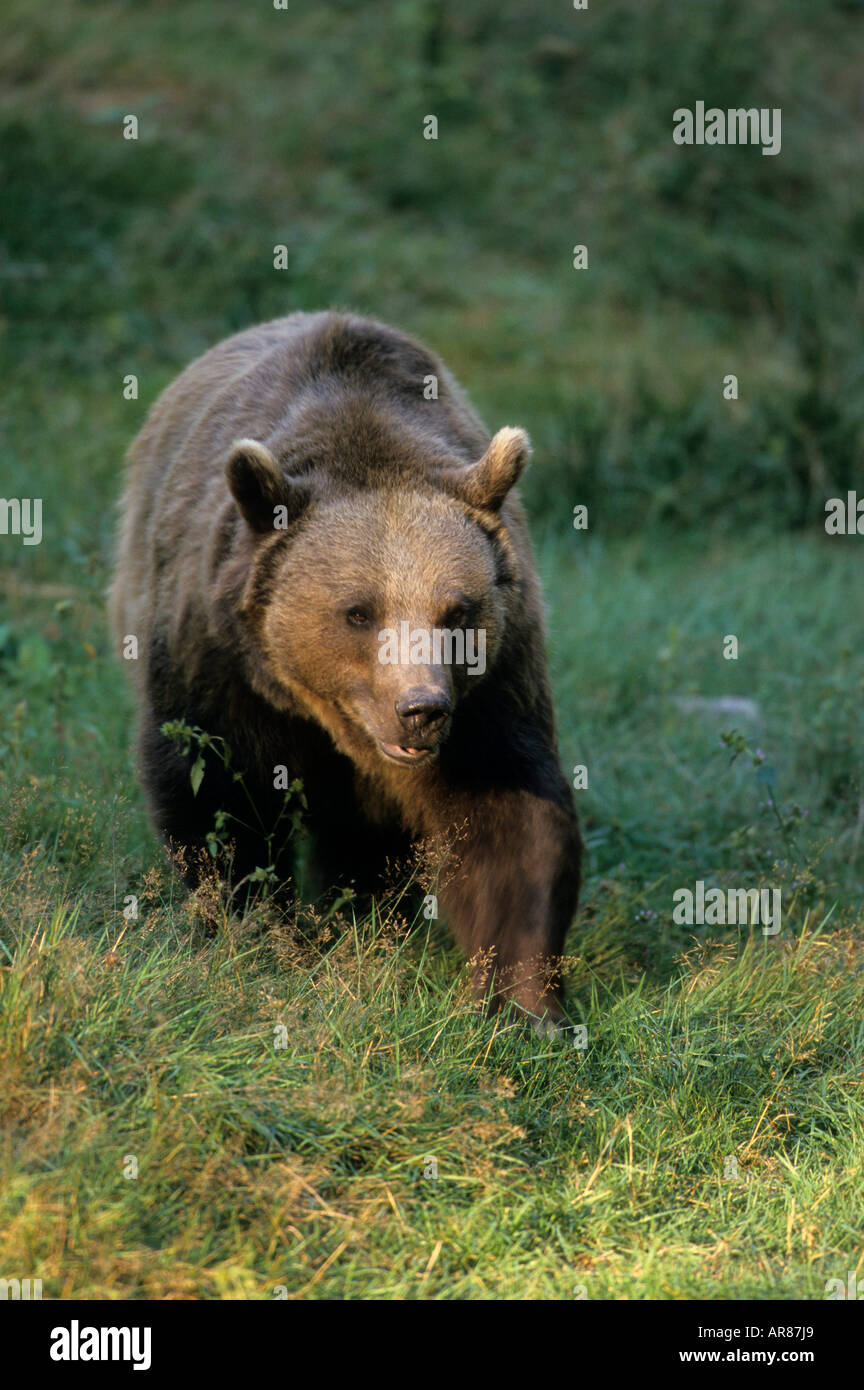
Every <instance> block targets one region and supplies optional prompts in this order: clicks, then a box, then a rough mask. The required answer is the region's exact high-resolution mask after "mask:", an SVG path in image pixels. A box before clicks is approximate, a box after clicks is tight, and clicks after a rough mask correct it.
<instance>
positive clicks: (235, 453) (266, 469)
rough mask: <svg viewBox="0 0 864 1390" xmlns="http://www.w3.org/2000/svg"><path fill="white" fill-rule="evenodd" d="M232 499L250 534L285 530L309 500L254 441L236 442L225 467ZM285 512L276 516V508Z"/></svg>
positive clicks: (261, 446)
mask: <svg viewBox="0 0 864 1390" xmlns="http://www.w3.org/2000/svg"><path fill="white" fill-rule="evenodd" d="M225 476H226V478H227V479H228V486H229V488H230V489H231V495H232V497H233V498H234V501H235V502H236V503H237V506H238V508H239V509H240V513H241V515H242V516H243V518H244V519H245V521H246V522H247V523H248V525H249V526H251V528H252V530H253V531H258V532H261V533H264V532H267V531H273V530H284V529H285V526H286V525H287V524H288V522H290V521H293V520H294V518H295V517H297V516H299V515H300V513H301V512H302V510H303V508H304V507H305V506H306V503H307V502H308V500H309V492H308V489H307V488H306V486H305V485H304V484H302V483H295V482H292V480H291V479H290V478H286V477H285V475H284V474H283V473H282V472H281V470H280V468H279V465H278V464H277V462H276V460H275V459H274V457H273V455H272V454H271V453H270V450H269V449H268V448H267V447H266V445H264V444H260V443H259V442H258V440H257V439H238V440H237V443H236V444H235V445H234V446H233V448H232V450H231V455H230V457H229V459H228V463H227V465H226V467H225ZM277 507H280V508H284V511H283V512H282V513H281V515H279V516H277V513H276V508H277Z"/></svg>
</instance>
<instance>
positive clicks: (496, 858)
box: [111, 312, 580, 1026]
mask: <svg viewBox="0 0 864 1390" xmlns="http://www.w3.org/2000/svg"><path fill="white" fill-rule="evenodd" d="M529 453H530V445H529V442H528V438H527V436H526V435H525V433H524V432H523V431H522V430H518V429H510V428H506V429H501V430H499V431H498V433H497V434H495V435H494V436H493V437H492V438H491V440H490V437H489V434H488V431H487V430H486V429H485V428H484V426H483V425H482V423H481V421H480V419H479V418H478V416H477V415H476V413H475V412H474V409H473V407H472V406H471V405H470V403H469V401H468V400H467V398H466V396H465V394H464V393H463V391H462V389H461V388H460V387H459V385H458V384H457V382H456V381H455V380H454V378H453V377H452V376H451V374H450V372H449V371H448V370H447V368H446V367H445V366H444V364H443V363H442V362H441V361H440V360H439V359H438V358H437V357H435V356H434V355H433V354H432V353H431V352H429V351H428V350H427V349H426V348H425V347H423V346H421V345H420V344H419V343H417V342H414V341H412V340H411V339H410V338H408V337H405V336H404V335H403V334H401V333H399V332H397V331H396V330H394V329H392V328H389V327H387V326H386V325H384V324H381V323H377V322H374V321H372V320H369V319H364V318H359V317H356V316H353V315H350V314H344V313H334V312H326V313H314V314H305V313H297V314H292V315H291V316H289V317H287V318H282V319H277V320H275V321H273V322H270V323H265V324H262V325H260V326H259V327H256V328H252V329H249V330H248V331H246V332H242V333H239V334H237V335H235V336H234V337H231V338H228V339H227V340H226V341H224V342H222V343H220V344H218V345H217V346H216V347H214V348H212V349H211V350H210V351H209V352H206V353H205V354H204V355H203V356H202V357H200V358H198V359H197V361H195V362H193V363H192V364H191V366H189V367H187V368H186V370H185V371H184V372H183V373H182V374H181V375H180V376H179V377H178V378H177V380H176V381H174V382H173V383H172V385H170V386H169V387H168V389H167V390H166V391H165V392H164V393H163V394H162V396H161V397H160V398H159V399H158V400H157V402H156V404H155V405H154V406H153V408H152V410H151V411H150V414H149V415H148V417H147V420H146V422H145V424H144V427H143V429H142V430H141V432H140V434H139V435H138V437H137V439H136V440H135V441H134V443H133V444H132V447H131V449H130V452H129V472H128V481H127V486H126V491H125V494H124V496H123V498H122V501H121V512H122V525H121V531H120V538H119V549H118V556H117V567H116V575H115V579H114V584H113V588H112V594H111V610H112V624H113V629H114V633H115V636H116V639H117V641H118V643H119V644H120V645H121V647H123V649H124V654H125V655H126V656H129V655H130V654H132V655H134V652H135V645H136V644H135V643H134V642H130V639H132V638H134V639H137V652H138V659H137V660H130V661H129V662H128V665H129V667H130V669H131V671H132V674H133V678H134V680H135V685H136V691H137V697H138V702H139V706H140V744H139V753H140V766H141V774H142V779H143V783H144V788H145V791H146V796H147V800H148V803H149V807H150V812H151V816H152V821H153V824H154V826H155V828H156V829H157V831H158V832H159V833H160V834H161V835H162V836H163V837H164V838H165V840H166V842H167V843H169V844H170V845H173V846H174V847H175V848H176V847H178V846H179V847H181V850H182V858H183V860H184V862H185V864H186V869H187V877H188V878H189V881H190V882H191V883H193V884H194V882H195V874H196V869H195V864H196V862H197V859H198V857H199V855H200V854H201V850H202V846H203V845H204V844H205V842H206V839H207V836H208V832H211V831H212V829H213V824H214V818H215V817H216V815H217V813H219V812H221V813H223V820H222V823H223V824H225V823H226V820H225V814H226V813H227V816H228V818H229V819H228V822H227V823H229V824H230V829H231V847H232V852H233V860H232V864H231V873H232V876H233V879H234V881H235V882H236V881H241V880H242V879H244V878H245V877H246V876H247V875H249V874H251V873H253V872H254V871H255V870H256V869H261V868H264V867H270V868H271V869H272V870H273V872H274V873H275V874H276V876H277V877H278V878H280V879H281V880H283V881H284V880H288V879H290V877H291V875H292V872H293V867H292V858H291V856H292V854H293V852H294V847H295V846H294V842H293V840H292V839H291V837H290V836H288V835H284V836H283V839H284V844H282V843H281V842H280V844H278V845H277V847H276V850H275V851H274V848H273V844H274V842H273V838H272V831H273V827H274V826H276V825H277V823H278V820H279V814H280V811H282V810H284V801H285V793H284V791H283V790H281V789H280V788H282V787H284V785H285V781H284V778H285V776H286V775H287V777H288V778H290V779H300V781H301V782H302V784H303V788H304V793H305V797H306V803H307V805H306V812H305V823H306V827H307V829H308V831H309V835H310V837H311V843H312V846H313V849H312V855H313V861H314V864H315V866H316V869H317V876H318V879H319V881H320V883H321V884H322V885H326V884H331V885H335V884H347V883H348V882H351V883H353V884H354V885H355V887H356V888H357V889H358V890H359V889H363V888H368V889H370V890H372V891H374V889H375V888H376V887H377V886H380V884H381V882H382V878H383V876H384V875H385V873H386V871H387V866H388V864H392V863H393V862H398V861H400V860H402V859H404V857H405V855H406V854H407V853H409V852H410V849H411V847H412V846H416V845H418V844H420V843H422V844H423V845H424V846H427V847H428V846H429V845H430V844H431V845H433V846H435V847H436V853H437V854H438V856H439V860H440V863H441V866H442V869H446V872H442V874H441V880H440V881H441V886H440V889H439V893H440V898H441V905H442V908H443V912H444V916H445V917H446V919H447V921H448V923H449V925H450V928H451V930H452V931H453V933H454V934H455V936H456V938H457V940H458V941H459V942H460V943H461V944H462V946H463V947H464V949H465V951H466V952H467V953H468V955H469V956H470V957H471V958H472V959H473V960H474V961H475V967H474V986H475V989H476V991H477V993H478V995H479V996H481V997H485V998H486V999H487V1000H488V1001H490V1003H491V1005H492V1007H497V1006H498V1005H500V1004H501V1003H502V1002H504V1001H505V1000H510V1001H512V1002H513V1003H515V1004H516V1005H517V1006H519V1007H520V1008H521V1009H523V1010H525V1011H527V1012H528V1013H529V1014H531V1015H532V1016H533V1017H534V1018H535V1019H538V1020H539V1019H544V1018H545V1019H546V1024H551V1025H552V1026H554V1020H555V1019H557V1018H560V1017H561V999H562V992H561V983H560V979H559V969H558V967H559V963H560V957H561V953H562V950H563V947H564V937H565V933H566V931H567V928H568V926H569V924H570V922H571V920H572V917H573V914H574V911H575V908H576V901H577V894H578V887H579V861H580V840H579V834H578V829H577V822H576V817H575V813H574V809H573V801H572V796H571V792H570V787H569V784H568V782H567V780H566V779H565V777H564V776H563V774H562V772H561V769H560V767H559V764H558V760H557V755H556V748H555V725H554V713H553V708H552V699H551V695H550V690H549V681H548V677H547V670H546V658H545V650H544V632H543V611H542V600H541V594H540V587H539V583H538V579H537V575H536V573H535V570H534V565H533V561H532V555H531V548H530V543H529V539H528V534H527V529H526V524H525V518H524V513H523V509H522V505H521V503H520V501H519V500H518V497H517V496H516V494H515V492H514V491H513V487H514V484H515V483H516V481H517V479H518V478H519V476H520V474H521V472H522V470H523V468H524V466H525V464H526V462H527V460H528V457H529ZM172 720H184V721H186V723H187V724H189V725H192V726H196V727H198V728H200V729H203V730H205V731H206V732H207V733H208V734H209V735H210V736H211V737H212V740H213V741H212V742H211V745H210V750H212V749H213V748H216V747H221V746H222V745H220V744H218V743H217V742H216V741H217V740H220V739H221V740H224V741H225V744H227V745H228V747H229V748H230V753H231V762H230V765H229V766H227V767H226V766H225V765H224V760H220V759H218V758H215V757H213V756H209V751H210V750H206V749H205V773H204V777H203V781H200V785H193V782H194V780H195V779H191V778H190V753H189V751H188V750H187V749H183V748H179V747H178V746H176V744H174V743H172V742H170V741H169V739H168V738H166V736H165V734H164V733H163V732H162V726H163V724H165V723H166V722H168V721H172ZM193 756H194V750H193ZM238 771H240V772H242V774H243V777H242V782H241V781H238V780H237V779H236V776H235V774H236V773H237V772H238ZM280 771H281V776H282V780H281V782H280V780H279V774H280ZM268 834H269V835H270V838H269V839H268V838H267V837H268ZM277 838H278V837H277ZM268 855H269V860H270V861H271V862H270V864H269V865H268Z"/></svg>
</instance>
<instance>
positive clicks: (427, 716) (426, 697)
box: [396, 690, 452, 731]
mask: <svg viewBox="0 0 864 1390" xmlns="http://www.w3.org/2000/svg"><path fill="white" fill-rule="evenodd" d="M451 708H452V705H451V703H450V700H449V698H448V697H447V696H446V695H445V694H444V692H443V691H441V690H409V691H407V692H406V693H405V694H404V695H403V696H402V697H401V699H399V700H397V701H396V713H397V714H398V716H399V718H400V720H401V722H402V725H403V727H404V728H406V729H409V730H412V731H414V730H418V729H431V728H432V727H433V726H437V725H438V724H441V723H443V721H444V720H445V719H446V718H447V715H448V714H449V713H450V710H451Z"/></svg>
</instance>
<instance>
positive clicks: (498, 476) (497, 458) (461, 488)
mask: <svg viewBox="0 0 864 1390" xmlns="http://www.w3.org/2000/svg"><path fill="white" fill-rule="evenodd" d="M530 457H531V441H530V439H529V438H528V436H527V434H526V433H525V431H524V430H517V429H512V428H511V427H510V426H509V425H505V427H504V429H503V430H499V431H498V433H497V434H496V435H493V437H492V442H491V444H490V445H489V448H488V449H487V450H486V452H485V454H484V455H483V457H482V458H481V459H479V460H478V461H477V463H472V464H469V466H468V467H467V468H450V469H447V470H446V472H445V473H444V474H443V477H442V481H443V483H444V486H445V487H446V488H447V490H448V492H452V493H453V495H454V496H456V497H459V498H460V499H461V500H462V501H463V502H467V503H468V506H469V507H479V508H480V509H481V510H482V511H490V512H497V511H498V509H499V507H500V506H501V504H502V503H503V501H504V498H505V497H506V496H507V494H508V492H509V491H510V489H511V487H513V485H514V483H516V482H517V481H518V480H519V478H520V477H521V475H522V471H523V469H524V468H525V465H526V463H527V462H528V460H529V458H530Z"/></svg>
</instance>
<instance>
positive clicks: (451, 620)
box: [441, 603, 468, 631]
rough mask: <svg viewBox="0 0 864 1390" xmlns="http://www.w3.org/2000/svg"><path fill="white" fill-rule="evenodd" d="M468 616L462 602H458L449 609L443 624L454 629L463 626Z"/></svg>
mask: <svg viewBox="0 0 864 1390" xmlns="http://www.w3.org/2000/svg"><path fill="white" fill-rule="evenodd" d="M467 617H468V613H467V610H466V609H465V608H464V606H463V605H462V604H461V603H456V604H454V605H453V607H452V608H449V609H448V610H447V614H446V616H445V618H444V621H443V623H442V624H441V626H442V627H444V628H449V629H450V630H451V631H452V630H453V629H455V628H457V627H462V625H463V623H464V622H465V621H466V619H467Z"/></svg>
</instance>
